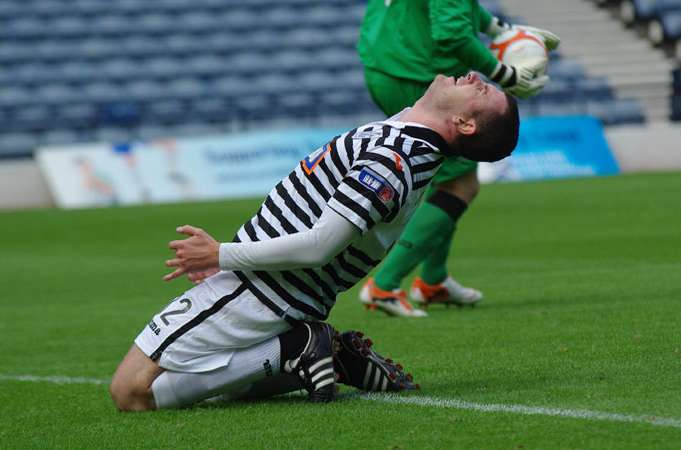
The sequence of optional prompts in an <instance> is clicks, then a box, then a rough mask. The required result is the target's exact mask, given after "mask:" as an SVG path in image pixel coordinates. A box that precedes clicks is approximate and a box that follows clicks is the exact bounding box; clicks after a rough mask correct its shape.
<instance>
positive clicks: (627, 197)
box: [0, 173, 681, 449]
mask: <svg viewBox="0 0 681 450" xmlns="http://www.w3.org/2000/svg"><path fill="white" fill-rule="evenodd" d="M680 199H681V173H669V174H656V175H637V176H621V177H613V178H598V179H582V180H567V181H551V182H536V183H519V184H505V185H492V186H486V187H485V188H484V189H483V190H482V192H481V194H480V197H479V199H478V201H477V204H476V206H475V207H474V208H472V209H471V211H470V212H469V213H468V214H467V215H466V216H465V217H464V219H463V220H462V222H461V224H460V229H459V231H458V236H457V239H456V240H455V248H454V251H453V255H452V259H451V260H450V268H451V270H452V271H453V273H454V274H456V276H457V277H458V278H459V279H460V280H461V281H462V282H464V283H466V284H470V285H472V286H476V287H479V288H480V289H482V290H483V291H484V293H485V300H484V302H483V304H482V305H481V306H480V307H478V308H467V309H457V308H450V309H446V308H444V307H433V308H431V309H430V317H428V318H427V319H423V320H406V319H395V318H389V317H385V316H383V315H380V314H378V313H368V312H366V311H365V310H364V309H362V308H361V307H360V305H359V303H358V301H357V300H356V294H357V288H355V289H354V290H352V291H350V292H348V293H347V294H346V295H343V296H341V298H339V301H338V304H337V306H336V308H335V310H334V311H333V313H332V314H331V322H332V323H333V324H334V325H335V326H337V327H338V328H340V329H348V328H356V329H360V330H364V331H365V332H366V333H367V334H368V335H369V336H371V337H372V339H373V340H374V342H375V343H376V344H375V345H376V348H377V349H378V351H379V352H382V353H384V354H388V355H390V356H393V357H394V358H396V359H397V360H398V361H400V362H403V363H404V365H405V366H406V367H407V369H409V370H410V371H411V372H412V373H413V374H414V376H415V378H416V380H417V381H418V382H420V383H421V385H422V387H423V389H422V391H421V392H418V393H415V394H407V395H406V396H410V397H412V396H414V397H419V396H420V397H423V396H427V397H432V398H436V399H450V400H461V401H467V402H471V403H475V404H495V405H526V406H532V407H546V408H558V409H560V410H568V409H569V410H587V411H594V412H596V411H598V412H605V413H610V414H624V415H632V416H639V417H640V416H656V417H665V418H671V419H674V421H672V425H670V426H656V425H652V424H650V423H643V422H640V421H639V422H637V421H634V422H617V421H611V420H601V419H598V418H597V417H591V418H574V417H556V416H548V415H543V414H535V415H523V414H517V413H514V412H503V411H482V410H470V409H460V408H443V407H440V406H437V405H430V406H429V405H401V404H389V403H385V402H382V401H367V400H366V399H363V398H361V397H358V396H348V395H346V396H345V397H343V398H342V399H341V400H340V401H338V402H336V403H334V404H330V405H323V406H320V405H310V404H307V403H306V402H305V401H304V400H303V398H302V397H300V396H289V397H283V398H278V399H273V400H269V401H261V402H252V403H234V404H229V405H223V406H219V407H218V406H199V407H196V408H193V409H188V410H180V411H162V412H155V413H145V414H121V413H118V412H117V411H115V410H114V407H113V405H112V403H111V401H110V399H109V396H108V392H107V387H106V386H105V385H93V384H55V383H48V382H40V381H32V382H31V381H18V380H15V379H13V378H12V377H14V376H18V375H32V376H40V377H49V376H67V377H93V378H98V379H106V378H108V377H110V376H111V374H112V372H113V371H114V369H115V367H116V365H117V363H118V362H119V360H120V359H121V358H122V356H123V355H124V354H125V352H126V351H127V349H128V347H129V346H130V344H131V342H132V340H133V338H134V337H135V336H136V334H137V333H138V332H139V330H140V329H141V328H142V327H144V326H145V324H146V323H147V322H148V320H149V319H150V317H151V316H152V314H154V313H155V312H157V311H158V310H159V309H160V308H161V307H162V306H163V305H164V304H165V303H167V302H168V301H169V300H170V299H171V298H173V297H175V296H176V295H179V293H180V292H181V291H182V290H184V289H185V288H187V287H189V284H188V282H186V281H184V280H181V281H175V282H173V283H163V282H162V281H161V277H162V275H163V274H164V273H165V272H166V271H165V268H164V267H163V261H164V260H165V259H166V258H167V257H168V256H169V255H170V253H169V251H168V250H167V247H166V245H167V242H168V241H169V240H171V239H174V238H176V235H175V233H174V231H173V230H174V229H175V227H176V226H177V225H181V224H184V223H190V224H193V225H197V226H201V227H203V228H205V229H206V230H208V231H209V232H211V233H213V234H214V235H215V236H216V237H219V238H220V239H222V240H227V239H231V237H232V235H233V233H234V232H235V231H236V229H237V228H238V226H239V225H240V224H241V223H242V222H243V221H244V220H246V219H247V218H248V217H250V215H251V214H252V213H253V212H254V210H255V209H256V208H257V204H258V202H257V201H255V200H244V201H233V202H217V203H202V204H191V205H189V204H187V205H164V206H153V207H139V208H117V209H102V210H85V211H57V210H50V211H28V212H9V213H2V214H0V230H1V233H0V267H1V268H2V271H1V275H0V281H1V282H0V287H1V289H0V295H1V297H0V448H3V449H18V448H40V449H43V448H68V449H75V448H79V449H80V448H82V449H91V448H116V449H118V448H200V449H207V448H233V449H242V448H286V449H302V448H310V449H328V448H347V449H363V448H376V449H448V448H463V449H472V448H484V449H515V448H525V449H530V448H531V449H556V448H575V449H577V448H579V449H583V448H592V449H605V448H613V449H622V448H635V449H641V448H655V449H662V448H679V447H680V446H681V428H680V427H681V200H680ZM405 287H406V285H405ZM347 392H349V391H347ZM608 417H610V416H608ZM606 419H607V418H606Z"/></svg>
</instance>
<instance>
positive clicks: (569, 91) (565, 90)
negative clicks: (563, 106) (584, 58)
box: [532, 79, 575, 103]
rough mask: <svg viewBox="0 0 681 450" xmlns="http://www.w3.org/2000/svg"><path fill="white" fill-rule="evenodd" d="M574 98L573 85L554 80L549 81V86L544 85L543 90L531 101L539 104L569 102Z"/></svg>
mask: <svg viewBox="0 0 681 450" xmlns="http://www.w3.org/2000/svg"><path fill="white" fill-rule="evenodd" d="M574 98H575V90H574V87H573V84H572V83H570V82H568V81H565V80H562V79H556V80H551V82H550V83H549V84H547V85H546V87H545V88H544V90H543V91H542V92H541V94H539V95H538V96H537V97H535V98H534V99H532V100H533V101H537V102H541V101H547V102H554V103H560V102H570V101H573V100H574Z"/></svg>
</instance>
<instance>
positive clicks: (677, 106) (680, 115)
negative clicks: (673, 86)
mask: <svg viewBox="0 0 681 450" xmlns="http://www.w3.org/2000/svg"><path fill="white" fill-rule="evenodd" d="M671 107H672V114H671V120H673V121H675V122H678V121H681V94H675V95H673V96H672V97H671Z"/></svg>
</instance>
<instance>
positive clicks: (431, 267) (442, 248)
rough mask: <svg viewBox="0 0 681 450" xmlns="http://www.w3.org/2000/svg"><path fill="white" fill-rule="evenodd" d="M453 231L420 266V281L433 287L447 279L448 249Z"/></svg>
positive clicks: (452, 237)
mask: <svg viewBox="0 0 681 450" xmlns="http://www.w3.org/2000/svg"><path fill="white" fill-rule="evenodd" d="M455 231H456V229H454V230H452V232H451V233H450V235H449V237H448V238H445V239H444V240H442V241H441V242H440V244H438V246H437V247H436V248H434V249H433V251H432V252H431V253H430V254H429V255H428V256H427V257H426V259H425V260H424V261H423V264H422V265H421V279H422V280H423V281H424V282H425V283H426V284H429V285H431V286H434V285H436V284H440V283H442V282H443V281H445V279H447V275H448V272H447V258H448V257H449V248H450V247H451V245H452V240H453V239H454V232H455Z"/></svg>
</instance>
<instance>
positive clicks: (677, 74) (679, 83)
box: [672, 68, 681, 94]
mask: <svg viewBox="0 0 681 450" xmlns="http://www.w3.org/2000/svg"><path fill="white" fill-rule="evenodd" d="M672 79H673V88H674V93H676V94H681V68H678V69H674V70H673V71H672Z"/></svg>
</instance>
